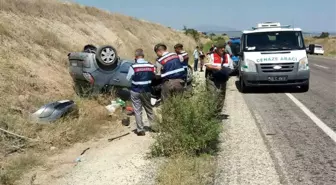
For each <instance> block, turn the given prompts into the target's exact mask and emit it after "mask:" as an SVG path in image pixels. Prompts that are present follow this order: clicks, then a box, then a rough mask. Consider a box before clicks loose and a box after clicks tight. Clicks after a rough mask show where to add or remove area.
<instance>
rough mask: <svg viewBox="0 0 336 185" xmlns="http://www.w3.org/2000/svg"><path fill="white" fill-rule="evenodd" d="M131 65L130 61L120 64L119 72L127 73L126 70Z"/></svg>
mask: <svg viewBox="0 0 336 185" xmlns="http://www.w3.org/2000/svg"><path fill="white" fill-rule="evenodd" d="M131 65H132V63H129V62H125V63H123V64H121V66H120V69H119V71H120V73H128V70H129V68H130V66H131Z"/></svg>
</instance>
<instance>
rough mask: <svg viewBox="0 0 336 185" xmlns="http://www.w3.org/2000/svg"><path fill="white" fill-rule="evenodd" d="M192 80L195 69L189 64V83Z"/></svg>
mask: <svg viewBox="0 0 336 185" xmlns="http://www.w3.org/2000/svg"><path fill="white" fill-rule="evenodd" d="M192 80H193V69H192V67H191V66H190V65H188V74H187V83H190V82H192Z"/></svg>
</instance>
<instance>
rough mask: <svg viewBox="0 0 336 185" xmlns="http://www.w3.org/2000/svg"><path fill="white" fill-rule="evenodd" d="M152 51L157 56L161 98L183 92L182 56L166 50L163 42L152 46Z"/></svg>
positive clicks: (184, 74) (183, 72) (183, 69)
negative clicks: (160, 80)
mask: <svg viewBox="0 0 336 185" xmlns="http://www.w3.org/2000/svg"><path fill="white" fill-rule="evenodd" d="M154 52H155V53H156V55H157V56H158V57H159V58H158V60H157V63H158V64H159V65H158V66H160V67H159V71H160V77H161V79H162V82H163V84H162V93H161V94H162V100H163V101H165V99H167V97H169V96H171V95H174V94H179V93H183V92H184V89H185V88H184V86H185V83H187V82H186V81H185V79H186V75H187V74H186V73H185V68H184V67H183V62H184V60H183V58H182V57H181V56H179V55H177V54H176V53H170V52H168V51H167V46H166V45H165V44H162V43H159V44H157V45H155V46H154Z"/></svg>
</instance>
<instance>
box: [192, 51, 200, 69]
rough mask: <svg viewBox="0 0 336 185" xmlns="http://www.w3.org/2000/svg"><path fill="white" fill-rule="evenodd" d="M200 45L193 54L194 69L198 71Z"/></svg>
mask: <svg viewBox="0 0 336 185" xmlns="http://www.w3.org/2000/svg"><path fill="white" fill-rule="evenodd" d="M198 49H199V47H198V46H196V49H195V50H194V53H193V56H194V71H195V72H196V71H197V66H198V60H199V51H198Z"/></svg>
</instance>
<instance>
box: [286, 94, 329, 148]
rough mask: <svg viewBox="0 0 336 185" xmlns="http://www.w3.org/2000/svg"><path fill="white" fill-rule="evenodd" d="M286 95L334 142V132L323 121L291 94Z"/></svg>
mask: <svg viewBox="0 0 336 185" xmlns="http://www.w3.org/2000/svg"><path fill="white" fill-rule="evenodd" d="M286 95H287V96H288V97H289V98H290V99H291V100H292V101H293V102H294V103H295V104H296V105H297V106H298V107H299V108H300V109H301V110H302V111H303V112H304V113H305V114H306V115H307V116H308V117H309V118H310V119H311V120H313V122H314V123H315V124H316V125H317V126H318V127H320V129H322V131H323V132H324V133H326V134H327V135H328V136H329V137H330V138H331V139H332V140H333V141H334V142H335V143H336V133H335V132H334V131H333V130H332V129H331V128H329V127H328V126H327V125H326V124H325V123H323V122H322V121H321V120H320V119H319V118H318V117H317V116H315V114H314V113H312V112H311V111H310V110H309V109H308V108H307V107H306V106H304V105H303V104H302V103H301V102H300V101H299V100H298V99H296V98H295V97H294V96H293V95H292V94H290V93H286Z"/></svg>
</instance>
